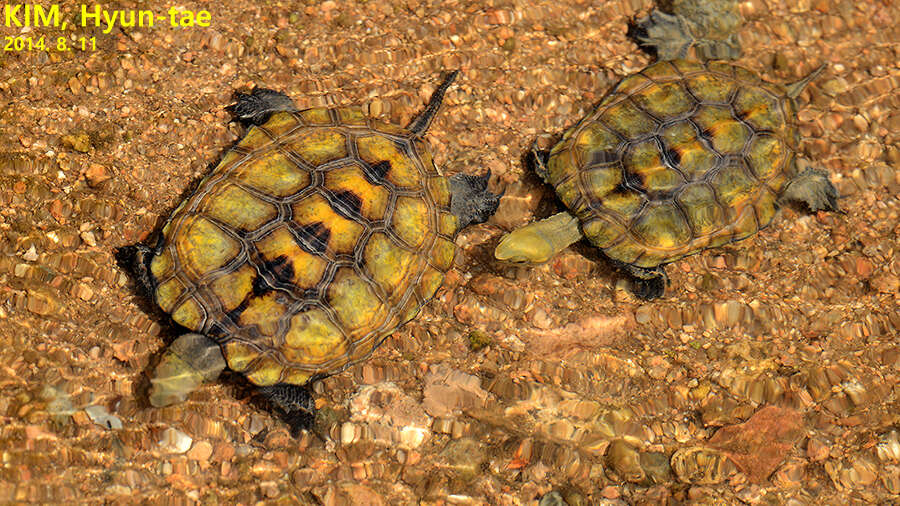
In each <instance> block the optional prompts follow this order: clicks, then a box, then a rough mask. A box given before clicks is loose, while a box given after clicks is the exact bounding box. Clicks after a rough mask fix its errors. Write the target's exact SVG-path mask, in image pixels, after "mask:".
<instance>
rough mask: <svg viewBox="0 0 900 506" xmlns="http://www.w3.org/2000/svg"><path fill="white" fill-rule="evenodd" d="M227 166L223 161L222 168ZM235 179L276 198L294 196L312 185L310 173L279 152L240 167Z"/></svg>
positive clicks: (257, 158)
mask: <svg viewBox="0 0 900 506" xmlns="http://www.w3.org/2000/svg"><path fill="white" fill-rule="evenodd" d="M225 165H226V162H225V161H223V162H222V166H225ZM233 177H234V178H235V179H236V180H237V181H239V182H240V183H242V184H245V185H247V186H249V187H251V188H255V189H256V190H259V191H260V192H262V193H266V194H268V195H274V196H276V197H286V196H288V195H293V194H294V193H297V192H299V191H300V190H302V189H303V188H306V187H307V185H309V183H310V177H309V172H307V171H306V170H304V169H302V168H300V167H298V166H297V165H296V163H294V162H293V161H291V160H290V159H288V157H287V156H285V154H284V153H281V152H279V151H267V152H265V153H263V154H261V155H256V156H254V157H253V158H252V159H250V160H248V161H247V162H246V163H244V164H242V165H241V166H240V167H238V168H237V169H236V170H235V172H234V175H233Z"/></svg>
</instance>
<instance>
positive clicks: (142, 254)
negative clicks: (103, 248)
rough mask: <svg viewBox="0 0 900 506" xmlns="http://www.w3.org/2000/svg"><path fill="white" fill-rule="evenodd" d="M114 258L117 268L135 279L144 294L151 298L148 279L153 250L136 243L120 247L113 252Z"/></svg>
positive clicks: (150, 282) (151, 293) (149, 280)
mask: <svg viewBox="0 0 900 506" xmlns="http://www.w3.org/2000/svg"><path fill="white" fill-rule="evenodd" d="M114 256H115V258H116V263H117V264H118V265H119V267H121V268H123V269H125V270H126V271H128V272H129V273H131V275H132V276H134V278H135V279H137V281H138V283H139V284H140V287H141V289H142V290H143V291H144V294H145V295H146V296H148V297H150V298H153V281H152V280H151V279H150V259H151V258H152V257H153V250H152V249H150V248H148V247H147V246H144V245H143V244H140V243H138V244H132V245H129V246H122V247H121V248H119V249H117V250H116V251H115V253H114Z"/></svg>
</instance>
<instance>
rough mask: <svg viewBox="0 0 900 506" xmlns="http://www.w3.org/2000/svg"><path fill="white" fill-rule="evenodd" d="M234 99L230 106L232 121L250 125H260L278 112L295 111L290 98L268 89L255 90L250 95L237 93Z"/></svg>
mask: <svg viewBox="0 0 900 506" xmlns="http://www.w3.org/2000/svg"><path fill="white" fill-rule="evenodd" d="M235 97H236V98H237V102H236V103H235V104H234V105H232V106H231V112H232V113H234V119H236V120H238V121H240V122H242V123H246V124H250V125H262V124H263V123H265V122H266V121H268V120H269V116H271V115H272V114H273V113H276V112H279V111H296V110H297V108H296V107H295V106H294V102H293V101H292V100H291V99H290V97H288V96H287V95H285V94H284V93H281V92H280V91H275V90H270V89H268V88H255V89H254V90H253V91H251V92H250V93H237V94H236V95H235Z"/></svg>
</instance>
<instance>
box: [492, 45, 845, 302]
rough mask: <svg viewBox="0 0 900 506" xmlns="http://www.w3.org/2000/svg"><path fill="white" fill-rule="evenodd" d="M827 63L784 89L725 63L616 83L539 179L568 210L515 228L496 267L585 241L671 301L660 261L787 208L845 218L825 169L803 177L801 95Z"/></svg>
mask: <svg viewBox="0 0 900 506" xmlns="http://www.w3.org/2000/svg"><path fill="white" fill-rule="evenodd" d="M821 69H822V67H820V68H819V69H817V70H815V71H814V72H812V73H811V74H809V75H808V76H806V77H805V78H803V79H801V80H800V81H799V82H797V83H795V84H791V85H788V86H778V85H774V84H770V83H767V82H764V81H762V80H761V79H760V78H759V77H757V76H756V74H754V73H753V72H751V71H749V70H746V69H744V68H741V67H738V66H735V65H732V64H729V63H725V62H707V63H699V62H691V61H687V60H681V59H675V60H671V61H661V62H657V63H655V64H652V65H650V66H649V67H647V68H645V69H644V70H641V71H640V72H638V73H636V74H633V75H630V76H628V77H626V78H625V79H623V80H622V81H621V82H619V83H618V84H617V85H616V86H615V87H614V88H613V89H612V90H611V91H610V92H609V93H608V94H607V95H606V96H605V98H603V99H602V101H601V102H600V103H599V104H598V105H597V106H596V107H595V108H594V110H593V111H592V112H591V113H590V114H588V116H587V117H585V118H584V119H582V120H581V121H580V122H579V123H578V124H576V125H575V126H574V127H572V128H571V129H569V130H568V131H567V132H565V134H563V137H562V140H560V141H559V143H557V144H556V145H555V146H553V148H552V149H551V150H550V151H549V152H546V151H541V150H539V149H537V148H535V149H534V152H533V158H534V161H535V169H536V171H537V173H538V174H539V175H540V176H541V177H542V178H543V179H544V181H546V182H547V183H548V184H550V185H552V186H553V188H554V189H556V193H557V195H559V197H560V199H561V200H562V201H563V203H564V204H565V205H566V207H567V208H568V209H569V210H570V211H571V214H570V213H560V214H557V215H555V216H552V217H550V218H548V219H546V220H544V221H540V222H537V223H532V224H530V225H526V226H525V227H523V228H521V229H519V230H516V231H513V232H512V233H510V234H509V235H507V236H506V237H504V238H503V240H502V241H501V242H500V244H499V245H498V246H497V249H496V251H495V256H496V257H497V258H498V259H500V260H509V261H530V262H542V261H546V260H548V259H549V258H550V257H552V256H553V255H555V254H556V253H557V252H559V251H560V250H562V249H563V248H565V247H567V246H568V245H569V244H571V243H573V242H575V241H577V240H578V239H580V238H581V236H582V234H583V235H584V236H586V237H587V238H588V240H589V241H590V242H591V243H592V244H593V245H595V246H597V247H598V248H600V249H601V250H602V251H603V253H604V254H605V255H606V256H607V257H609V258H610V259H612V260H613V261H614V263H616V264H617V265H618V266H620V267H622V268H624V270H626V272H628V273H629V274H631V275H632V276H633V277H634V278H635V284H634V287H633V288H634V292H635V294H636V295H637V296H639V297H641V298H644V299H652V298H655V297H659V296H661V295H662V294H663V292H664V288H665V281H666V276H665V272H664V270H663V267H662V266H663V265H665V264H667V263H670V262H673V261H675V260H678V259H680V258H683V257H685V256H688V255H692V254H694V253H697V252H699V251H701V250H704V249H706V248H713V247H716V246H721V245H723V244H726V243H729V242H733V241H738V240H741V239H744V238H746V237H749V236H751V235H753V234H755V233H756V232H757V231H759V230H760V229H761V228H763V227H765V226H767V225H768V224H769V223H770V222H771V221H772V218H773V216H774V215H775V211H776V209H777V207H778V205H779V203H780V202H782V201H786V200H795V201H803V202H805V203H806V204H807V205H808V206H809V208H810V210H812V211H816V210H819V209H827V210H832V211H837V210H838V206H837V202H836V199H837V191H836V190H835V188H834V186H832V184H831V182H829V181H828V177H827V174H826V173H825V172H823V171H821V170H817V169H813V168H809V167H807V168H804V169H802V170H800V168H799V167H798V164H797V160H796V150H797V145H798V142H799V141H798V135H797V130H796V126H795V121H796V112H795V104H794V98H796V97H797V96H798V95H799V94H800V92H801V91H802V90H803V88H804V87H805V86H806V85H807V84H808V83H809V82H810V80H811V79H813V78H814V77H815V76H816V75H817V74H818V73H819V72H820V71H821Z"/></svg>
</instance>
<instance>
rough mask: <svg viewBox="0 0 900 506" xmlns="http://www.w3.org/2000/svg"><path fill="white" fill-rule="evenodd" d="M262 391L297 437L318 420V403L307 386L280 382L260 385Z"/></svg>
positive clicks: (292, 433)
mask: <svg viewBox="0 0 900 506" xmlns="http://www.w3.org/2000/svg"><path fill="white" fill-rule="evenodd" d="M259 391H260V393H262V394H263V395H264V396H265V397H266V398H267V399H268V400H269V402H271V403H272V404H273V405H274V406H275V407H276V408H277V409H278V410H279V411H280V412H281V413H280V415H281V419H282V420H284V422H285V423H287V424H288V426H289V427H290V428H291V435H292V436H294V437H297V435H299V434H300V431H303V430H310V429H312V428H313V426H314V425H315V421H316V404H315V402H314V401H313V398H312V395H310V393H309V389H308V388H307V387H306V386H301V385H290V384H287V383H278V384H275V385H271V386H265V387H259Z"/></svg>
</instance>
